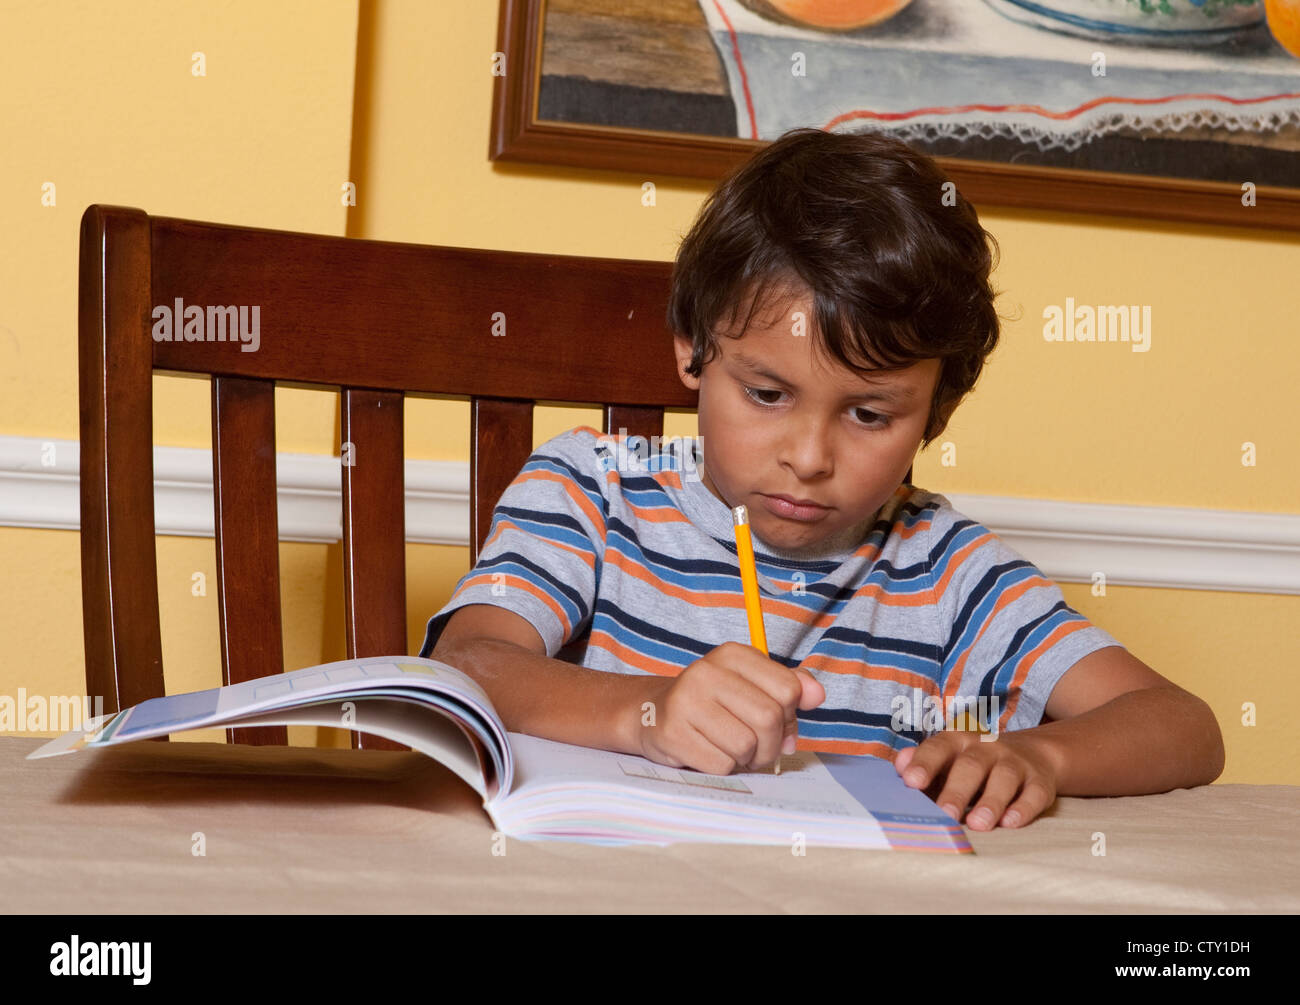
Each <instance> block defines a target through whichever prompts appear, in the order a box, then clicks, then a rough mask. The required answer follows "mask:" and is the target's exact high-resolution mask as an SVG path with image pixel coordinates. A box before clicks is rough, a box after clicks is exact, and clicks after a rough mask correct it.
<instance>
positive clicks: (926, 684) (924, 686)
mask: <svg viewBox="0 0 1300 1005" xmlns="http://www.w3.org/2000/svg"><path fill="white" fill-rule="evenodd" d="M800 665H801V666H803V667H806V668H808V669H810V670H822V671H824V672H826V673H833V674H836V675H837V676H840V677H860V678H862V679H863V680H878V681H884V682H886V683H889V684H906V685H908V686H909V687H916V688H920V689H921V690H923V691H926V692H927V693H932V694H933V696H936V697H937V695H938V692H939V686H938V684H937V683H936V682H935V680H934V678H933V677H927V676H926V675H925V674H922V673H918V672H917V671H915V670H903V669H901V668H899V667H891V666H881V665H878V664H872V663H868V662H866V661H865V660H846V659H841V658H839V657H835V656H827V655H826V654H825V653H812V654H811V655H809V657H808V658H807V659H806V660H804V661H803V663H801V664H800Z"/></svg>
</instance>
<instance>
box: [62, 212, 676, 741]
mask: <svg viewBox="0 0 1300 1005" xmlns="http://www.w3.org/2000/svg"><path fill="white" fill-rule="evenodd" d="M671 270H672V264H671V263H668V262H646V261H622V260H617V259H603V258H579V257H573V256H563V255H536V254H522V253H514V252H505V251H484V250H477V249H470V248H446V247H431V246H424V245H413V244H395V243H390V242H383V241H363V240H355V239H348V238H339V237H324V236H319V235H312V234H296V233H287V232H284V231H275V230H263V229H255V228H250V227H231V226H224V225H219V224H212V223H202V222H198V221H194V220H181V219H172V218H167V217H156V216H155V217H151V216H149V215H147V214H146V213H144V212H143V211H141V210H138V209H130V208H124V207H114V206H97V205H96V206H90V207H89V208H88V209H87V210H86V212H85V215H84V216H83V217H82V220H81V249H80V302H79V342H80V345H79V366H78V369H79V384H80V427H81V566H82V574H81V578H82V607H83V615H84V627H85V642H86V687H87V693H88V694H92V695H102V696H103V698H104V709H105V710H106V711H116V710H118V709H121V708H123V707H126V706H128V705H132V704H135V703H137V702H140V701H143V700H145V699H147V698H151V697H156V696H159V695H162V694H163V693H164V690H163V673H162V638H161V626H160V622H159V613H158V578H157V571H156V564H155V548H154V496H153V492H154V486H153V418H152V381H151V375H152V374H153V373H154V372H168V373H179V374H197V375H208V376H210V377H211V384H212V467H213V484H214V496H215V500H214V501H215V507H214V508H215V516H216V559H217V584H218V586H217V603H218V611H219V619H220V637H221V667H222V679H223V682H224V683H225V684H232V683H237V682H241V681H246V680H252V679H254V678H258V677H264V676H267V675H270V674H276V673H280V672H282V671H283V669H284V659H283V649H282V640H281V622H280V580H279V559H278V554H277V523H276V480H275V408H274V390H275V384H276V383H277V382H280V383H286V384H293V385H299V386H314V387H326V388H330V387H332V388H337V389H338V390H339V391H340V393H341V394H342V399H341V410H342V438H343V441H344V443H347V444H350V445H351V446H350V451H351V460H352V463H346V462H345V463H341V464H340V477H341V479H342V492H343V583H344V594H345V595H344V611H345V616H346V622H347V629H346V634H347V655H348V657H349V658H357V657H364V656H384V655H394V654H399V653H405V652H407V639H406V615H405V611H406V589H405V575H406V574H405V559H404V539H405V520H404V488H403V471H402V467H403V442H402V431H403V422H402V406H403V396H404V395H406V394H415V395H420V396H431V397H455V398H459V399H462V400H464V399H468V400H469V401H470V402H471V409H472V422H473V426H472V435H471V442H470V482H471V484H470V493H471V496H470V519H471V527H470V545H471V564H472V563H473V561H475V560H476V559H477V556H478V551H479V548H481V547H482V545H483V543H484V539H485V538H486V535H487V531H488V526H489V524H490V521H491V516H492V510H493V507H494V505H495V503H496V501H497V499H498V498H499V496H500V494H501V492H502V491H503V490H504V489H505V487H506V486H507V485H508V484H509V483H510V481H511V479H513V478H514V476H515V475H516V474H517V473H518V472H519V469H520V468H521V467H522V466H523V464H524V462H525V461H526V460H527V459H528V456H529V454H530V453H531V451H532V415H533V407H534V404H535V403H537V402H554V403H575V404H577V403H588V404H594V403H599V404H601V405H603V406H604V416H603V425H604V428H605V429H606V430H607V431H617V430H619V429H620V428H625V429H627V430H628V431H629V432H630V433H632V434H635V435H641V436H646V437H649V436H653V435H660V434H662V432H663V415H664V409H665V408H680V409H693V408H694V407H695V405H696V396H695V393H694V392H693V391H690V390H688V389H687V388H686V387H684V386H683V385H682V383H681V382H680V381H679V380H678V379H677V377H676V376H675V373H674V368H673V366H672V365H671V359H672V356H671V353H672V349H671V334H670V333H669V331H668V329H667V328H666V326H665V309H666V306H667V300H668V292H669V281H670V276H671ZM155 306H159V307H167V308H168V309H169V310H171V311H172V315H173V316H172V317H171V323H172V330H171V333H170V334H171V336H172V339H171V341H166V340H163V339H162V338H161V336H162V335H164V334H167V333H166V331H165V330H163V329H162V328H161V327H160V328H159V330H158V331H157V333H155V325H156V324H157V325H161V324H162V320H161V319H162V317H163V315H162V313H161V312H160V313H159V315H158V318H157V319H156V318H155V312H154V308H155ZM218 307H220V308H230V307H234V308H239V309H247V313H246V314H245V319H246V321H247V324H246V325H245V327H244V328H243V329H240V328H239V327H238V323H239V322H238V320H237V316H232V315H231V314H230V313H229V312H228V311H222V310H211V308H218ZM190 308H198V309H199V310H200V311H201V312H202V325H201V326H200V325H199V323H198V321H197V320H196V322H195V324H194V325H193V331H192V333H191V334H192V335H197V336H201V337H203V340H202V341H200V340H197V339H196V340H192V341H187V340H185V338H184V328H185V325H186V320H187V319H186V316H185V315H186V312H187V310H188V309H190ZM254 312H256V313H254ZM236 314H237V312H236ZM254 319H256V326H255V327H256V329H257V332H258V334H257V339H256V342H255V343H254V341H253V340H252V339H251V338H249V339H247V340H244V341H241V340H240V337H239V335H238V334H237V332H239V331H241V330H242V331H245V332H247V331H250V330H251V329H252V328H253V327H254V325H253V321H254ZM214 322H219V323H222V324H224V325H225V326H226V327H224V328H219V327H218V325H217V324H215V323H214ZM214 328H215V329H218V330H220V331H221V332H222V333H223V334H225V335H226V338H225V340H224V341H218V340H210V339H211V337H212V336H213V335H214V334H215V332H214V330H213V329H214ZM254 345H255V351H250V349H252V348H253V347H254ZM228 736H229V738H230V740H231V741H232V742H244V743H279V744H283V743H286V742H287V730H286V729H285V727H283V726H257V727H249V728H242V729H236V730H229V731H228ZM353 744H354V746H365V747H383V748H389V749H403V748H401V747H400V746H398V745H396V744H392V743H391V742H389V741H386V740H383V739H382V738H379V737H371V736H367V735H364V734H363V735H358V734H355V733H354V734H353Z"/></svg>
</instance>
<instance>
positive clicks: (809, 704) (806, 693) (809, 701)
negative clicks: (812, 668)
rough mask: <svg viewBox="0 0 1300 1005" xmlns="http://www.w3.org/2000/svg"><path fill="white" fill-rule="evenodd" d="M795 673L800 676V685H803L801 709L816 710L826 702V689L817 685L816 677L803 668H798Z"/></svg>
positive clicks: (800, 700) (800, 701)
mask: <svg viewBox="0 0 1300 1005" xmlns="http://www.w3.org/2000/svg"><path fill="white" fill-rule="evenodd" d="M795 673H797V674H798V675H799V683H800V684H802V685H803V696H802V697H801V698H800V699H799V707H800V708H802V709H803V710H804V711H807V710H808V709H810V708H816V707H817V706H818V705H820V704H821V703H822V702H824V701H825V700H826V689H825V688H824V687H822V686H821V685H820V684H819V683H817V678H816V677H814V676H813V675H812V674H810V673H809V672H808V671H807V670H805V669H804V668H803V667H797V668H796V669H795Z"/></svg>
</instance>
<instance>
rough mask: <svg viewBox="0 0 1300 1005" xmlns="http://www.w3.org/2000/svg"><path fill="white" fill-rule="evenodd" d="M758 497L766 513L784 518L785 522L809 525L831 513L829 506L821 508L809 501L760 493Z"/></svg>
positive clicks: (821, 506)
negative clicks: (761, 500)
mask: <svg viewBox="0 0 1300 1005" xmlns="http://www.w3.org/2000/svg"><path fill="white" fill-rule="evenodd" d="M759 495H761V496H762V497H763V505H764V506H765V507H766V508H767V510H768V512H770V513H772V514H774V515H776V516H779V517H784V518H785V519H787V520H800V521H803V522H805V523H810V522H814V521H817V520H820V519H822V517H824V516H825V515H826V514H827V513H829V512H830V511H831V509H830V507H829V506H823V505H821V504H820V503H817V502H813V501H812V500H809V499H794V498H792V497H790V496H787V495H768V494H767V493H765V492H760V493H759Z"/></svg>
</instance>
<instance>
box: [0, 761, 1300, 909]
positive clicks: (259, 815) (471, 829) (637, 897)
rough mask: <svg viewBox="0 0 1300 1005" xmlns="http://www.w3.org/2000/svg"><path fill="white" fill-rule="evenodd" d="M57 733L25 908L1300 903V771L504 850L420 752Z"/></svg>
mask: <svg viewBox="0 0 1300 1005" xmlns="http://www.w3.org/2000/svg"><path fill="white" fill-rule="evenodd" d="M44 742H45V741H44V740H41V739H38V738H27V737H2V738H0V800H2V803H0V805H3V807H4V812H3V814H2V815H0V909H2V910H4V911H5V912H9V913H20V912H31V913H92V914H93V913H120V914H133V913H148V912H161V913H170V912H178V913H197V914H208V913H233V912H239V913H244V912H250V913H260V912H277V913H356V912H364V913H373V912H381V913H393V912H415V913H439V912H457V913H461V912H501V913H507V912H509V913H513V912H546V913H552V912H554V913H566V912H595V913H604V912H631V913H657V912H696V911H703V912H728V913H731V912H798V913H805V912H837V913H838V912H851V913H882V914H898V913H985V912H1022V911H1023V912H1032V913H1091V912H1096V913H1103V914H1109V913H1126V912H1142V913H1181V912H1234V913H1255V912H1269V913H1273V912H1287V913H1292V912H1296V911H1300V855H1297V851H1300V840H1297V836H1296V835H1297V833H1300V786H1286V785H1210V786H1202V787H1200V788H1196V789H1178V790H1175V791H1173V792H1168V793H1163V794H1160V795H1150V796H1136V797H1127V798H1114V799H1110V798H1107V799H1098V798H1089V799H1083V798H1061V799H1058V800H1057V802H1056V804H1055V805H1054V806H1053V807H1052V809H1051V810H1050V811H1049V812H1048V813H1047V814H1046V815H1044V816H1043V817H1040V818H1039V819H1038V820H1036V821H1035V822H1034V823H1032V824H1030V825H1029V826H1028V827H1025V828H1021V829H1019V830H996V831H992V832H979V831H972V830H969V829H968V830H967V834H968V835H969V837H970V841H971V844H972V846H973V847H974V849H975V854H974V855H954V856H940V855H930V854H920V853H916V852H904V851H855V850H850V849H840V848H832V849H827V848H809V849H808V850H807V853H806V854H805V855H803V856H801V857H800V856H795V855H792V854H791V850H790V848H789V847H788V846H780V847H777V846H736V845H708V844H678V845H671V846H668V847H664V848H658V847H651V846H636V847H624V848H608V847H600V846H593V845H582V844H575V843H568V842H554V841H547V842H538V841H529V842H525V841H517V840H511V839H505V840H504V849H505V854H504V855H502V854H499V853H498V854H493V851H494V846H495V848H496V850H497V851H498V852H499V851H500V850H501V846H502V842H501V841H496V842H494V836H493V831H492V825H491V822H490V821H489V819H488V816H487V814H486V813H485V812H484V810H483V807H482V805H481V804H480V801H479V798H478V796H477V795H476V794H475V793H474V792H473V791H472V790H471V789H470V788H469V787H468V786H467V785H465V784H464V783H463V782H461V781H460V780H459V779H458V778H456V777H455V776H454V775H452V774H451V772H449V771H448V770H447V769H446V768H444V767H442V765H440V764H437V763H435V762H433V761H431V760H429V759H428V758H426V757H424V756H422V755H420V754H416V753H412V752H409V751H401V752H391V751H353V750H339V749H316V748H307V747H247V746H228V745H225V744H218V743H189V742H172V743H157V742H141V743H134V744H128V745H124V746H122V747H113V748H108V749H104V750H91V751H83V752H80V753H77V754H71V755H65V756H62V757H53V758H46V759H42V760H38V761H28V760H25V758H26V755H27V754H28V753H30V752H31V751H33V750H35V749H36V748H37V747H38V746H40V745H41V744H42V743H44ZM200 835H201V837H200ZM1103 836H1104V838H1103ZM200 840H201V841H202V843H203V851H204V854H203V855H196V854H194V849H195V848H196V847H197V845H198V843H199V842H200ZM1103 840H1104V850H1105V854H1104V855H1103V854H1098V853H1097V852H1098V851H1099V850H1100V849H1101V846H1102V842H1103Z"/></svg>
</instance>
